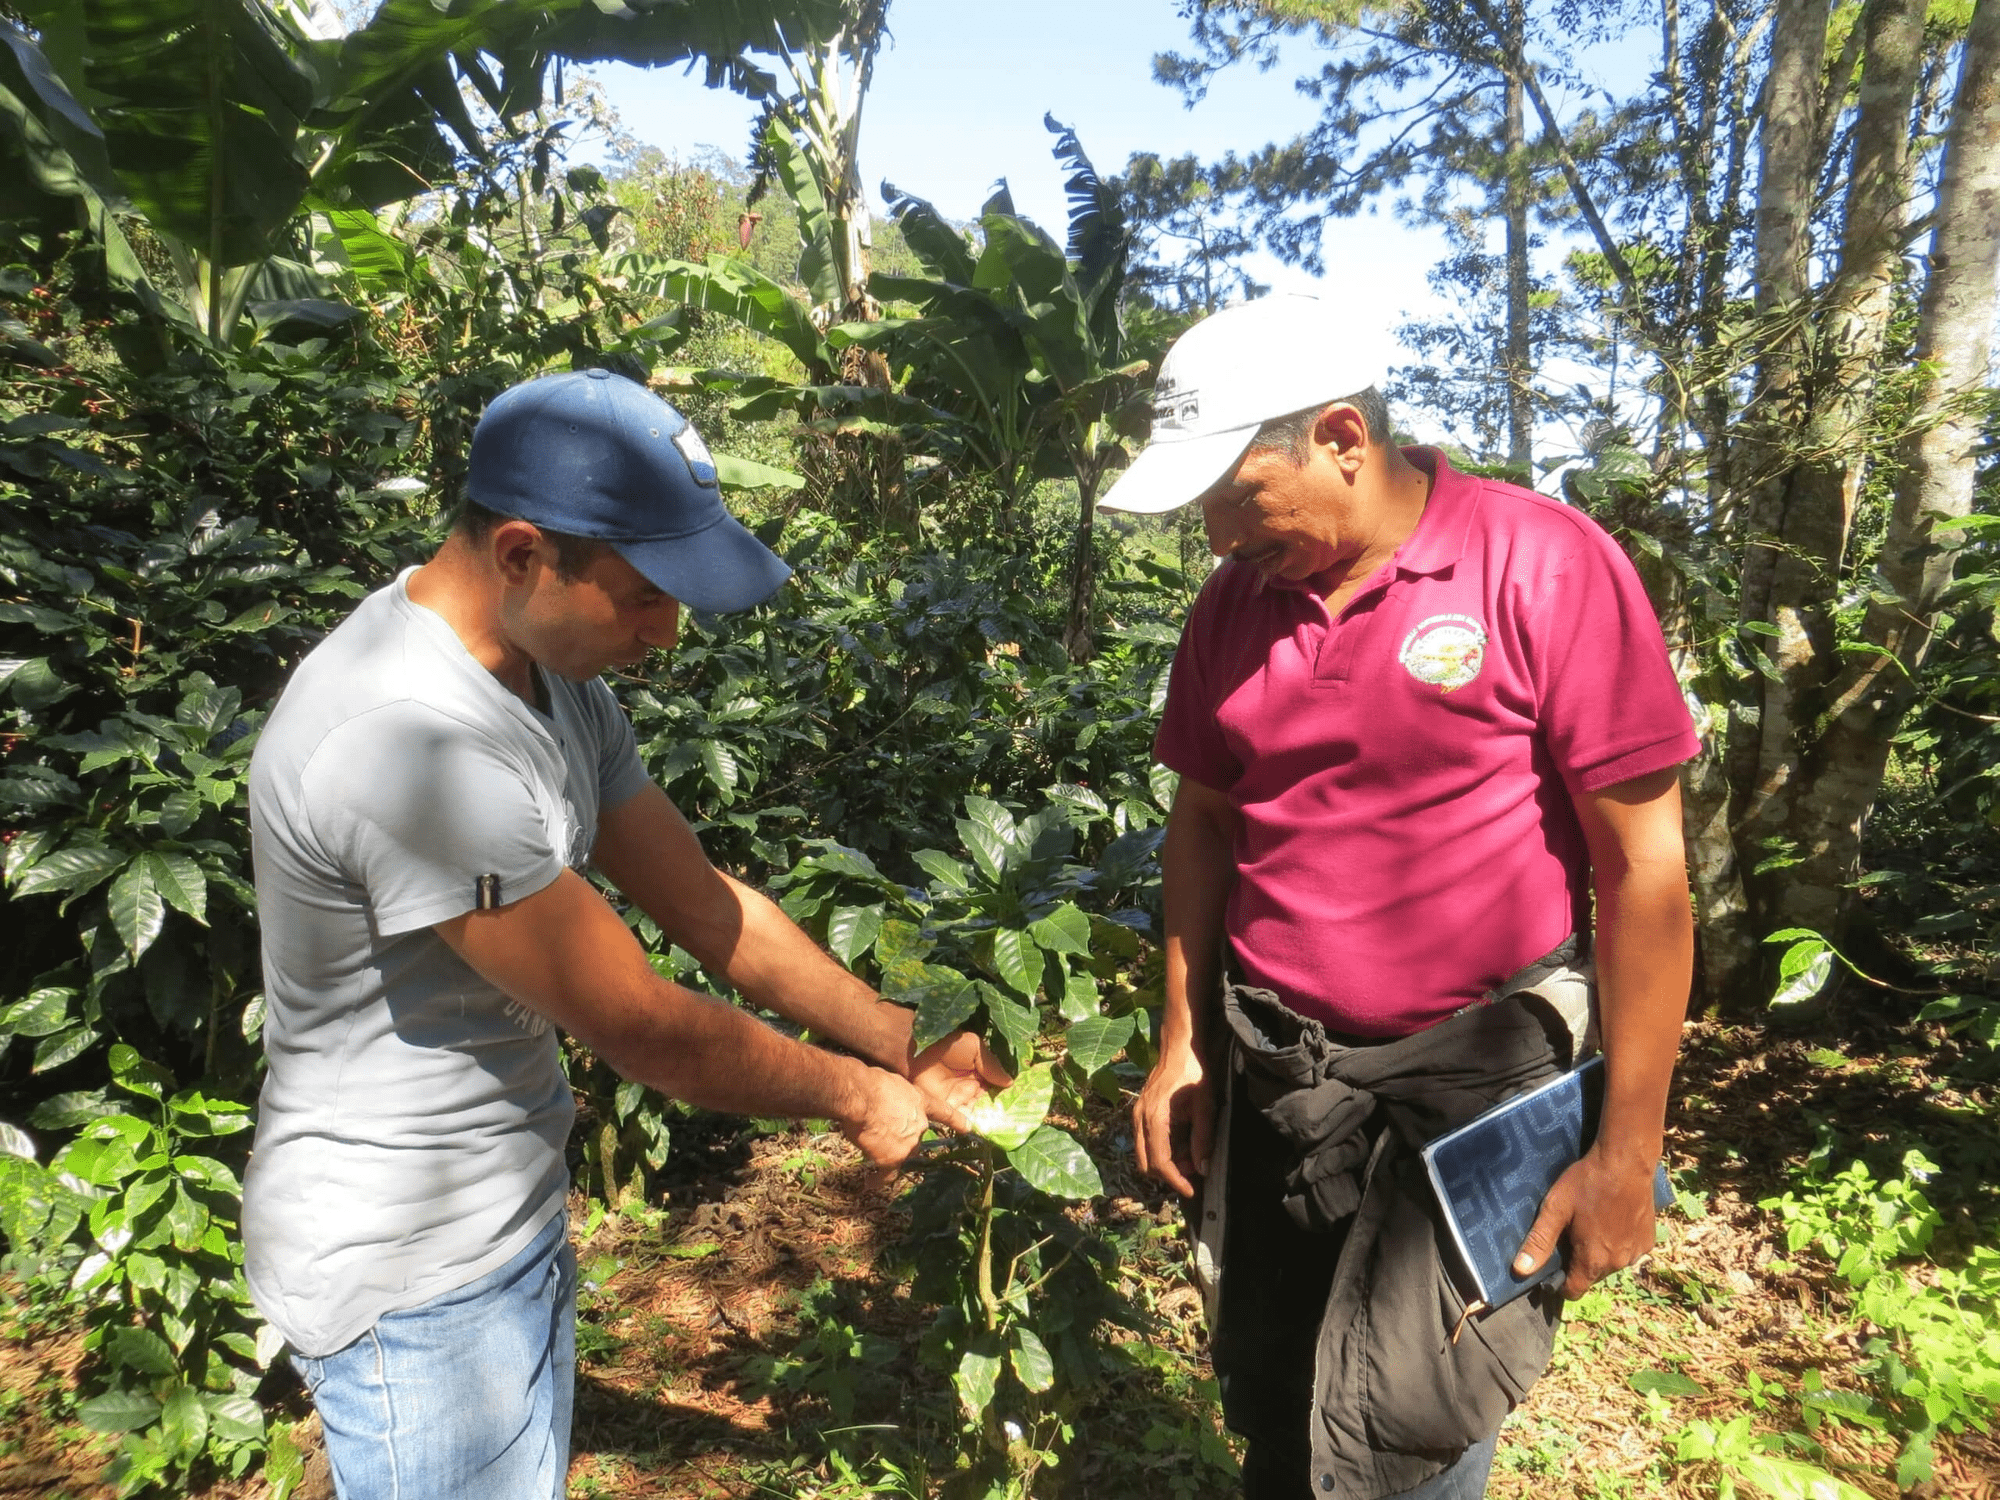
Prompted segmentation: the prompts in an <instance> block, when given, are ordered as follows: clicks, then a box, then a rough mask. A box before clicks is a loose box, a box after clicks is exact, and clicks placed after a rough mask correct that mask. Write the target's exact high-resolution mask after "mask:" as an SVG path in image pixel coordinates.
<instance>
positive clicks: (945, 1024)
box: [901, 964, 979, 1052]
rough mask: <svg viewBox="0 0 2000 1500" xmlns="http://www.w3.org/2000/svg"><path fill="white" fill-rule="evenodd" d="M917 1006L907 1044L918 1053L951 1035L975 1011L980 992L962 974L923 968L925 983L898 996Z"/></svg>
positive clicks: (935, 968) (947, 970)
mask: <svg viewBox="0 0 2000 1500" xmlns="http://www.w3.org/2000/svg"><path fill="white" fill-rule="evenodd" d="M901 998H902V999H904V1000H905V1001H913V1002H915V1004H916V1007H917V1019H916V1024H915V1025H914V1026H912V1027H911V1028H910V1042H911V1044H912V1045H913V1046H914V1047H915V1048H916V1049H917V1050H918V1051H919V1052H921V1051H923V1050H924V1048H926V1047H928V1046H930V1045H931V1044H932V1043H933V1042H938V1041H942V1040H943V1039H944V1038H946V1037H948V1036H950V1035H951V1034H952V1033H953V1032H954V1031H956V1030H958V1028H959V1027H961V1026H963V1025H964V1024H965V1022H966V1019H967V1018H968V1017H969V1016H970V1015H971V1014H972V1013H973V1011H974V1010H976V1009H978V1006H979V992H978V991H977V990H975V989H974V988H973V987H972V982H971V981H970V980H968V979H967V978H966V977H965V976H964V975H963V974H955V973H953V972H952V971H951V970H950V969H941V968H937V967H936V966H934V965H930V964H926V965H925V966H924V981H923V983H922V984H920V985H918V986H917V987H916V988H914V989H911V990H908V991H906V992H905V993H904V994H903V996H902V997H901Z"/></svg>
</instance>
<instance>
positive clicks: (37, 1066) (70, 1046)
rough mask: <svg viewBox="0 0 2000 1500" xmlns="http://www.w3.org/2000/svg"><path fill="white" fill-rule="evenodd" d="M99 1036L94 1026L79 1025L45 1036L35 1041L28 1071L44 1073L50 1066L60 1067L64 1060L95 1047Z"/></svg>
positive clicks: (68, 1060) (72, 1060) (81, 1054)
mask: <svg viewBox="0 0 2000 1500" xmlns="http://www.w3.org/2000/svg"><path fill="white" fill-rule="evenodd" d="M100 1036H101V1033H99V1031H98V1030H97V1028H96V1027H95V1026H79V1027H77V1028H76V1030H74V1031H63V1032H58V1033H57V1034H56V1035H54V1036H45V1037H43V1038H42V1039H41V1040H40V1041H39V1042H37V1043H35V1061H34V1065H33V1067H31V1068H30V1069H29V1071H30V1072H33V1073H46V1072H48V1071H49V1070H50V1069H51V1068H60V1067H61V1066H62V1065H63V1064H64V1063H66V1062H74V1061H75V1060H76V1059H77V1058H79V1057H81V1056H83V1054H84V1053H86V1052H88V1051H89V1050H90V1049H91V1048H92V1047H95V1046H96V1045H97V1043H98V1041H99V1039H100Z"/></svg>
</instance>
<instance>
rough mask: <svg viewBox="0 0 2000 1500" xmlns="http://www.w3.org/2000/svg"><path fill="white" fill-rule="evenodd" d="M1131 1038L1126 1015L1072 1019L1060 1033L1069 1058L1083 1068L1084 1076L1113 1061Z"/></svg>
mask: <svg viewBox="0 0 2000 1500" xmlns="http://www.w3.org/2000/svg"><path fill="white" fill-rule="evenodd" d="M1131 1039H1132V1018H1131V1017H1130V1016H1088V1017H1086V1018H1084V1019H1083V1020H1081V1021H1076V1022H1073V1023H1072V1024H1071V1026H1070V1028H1069V1030H1068V1031H1066V1032H1064V1033H1063V1042H1064V1044H1065V1045H1067V1046H1068V1048H1069V1060H1070V1061H1071V1062H1073V1063H1075V1064H1076V1065H1077V1066H1078V1067H1079V1068H1081V1069H1083V1071H1084V1074H1085V1076H1088V1075H1090V1074H1092V1073H1095V1072H1096V1071H1097V1070H1098V1069H1099V1068H1101V1067H1103V1066H1105V1065H1106V1064H1107V1063H1110V1062H1112V1061H1114V1060H1116V1058H1117V1056H1118V1054H1119V1053H1120V1052H1123V1051H1124V1050H1125V1044H1126V1043H1127V1042H1129V1041H1130V1040H1131Z"/></svg>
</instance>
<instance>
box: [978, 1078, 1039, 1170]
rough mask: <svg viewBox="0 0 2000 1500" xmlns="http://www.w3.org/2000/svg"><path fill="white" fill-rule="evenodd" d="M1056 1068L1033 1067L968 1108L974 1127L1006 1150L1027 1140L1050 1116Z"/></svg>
mask: <svg viewBox="0 0 2000 1500" xmlns="http://www.w3.org/2000/svg"><path fill="white" fill-rule="evenodd" d="M1055 1092H1056V1075H1055V1073H1054V1071H1053V1070H1051V1069H1049V1068H1046V1067H1040V1068H1030V1069H1028V1070H1027V1071H1026V1072H1025V1073H1023V1074H1021V1076H1020V1077H1018V1078H1016V1079H1015V1080H1014V1081H1013V1083H1011V1084H1009V1085H1008V1086H1007V1087H1006V1088H1004V1089H1002V1090H1001V1091H1000V1092H999V1093H997V1094H991V1095H988V1096H987V1097H986V1098H984V1099H981V1100H980V1101H979V1102H978V1103H976V1104H974V1105H972V1106H971V1107H970V1108H968V1109H967V1110H966V1112H965V1114H966V1118H967V1119H968V1120H969V1121H970V1122H971V1124H972V1128H973V1130H974V1131H976V1132H977V1133H978V1134H980V1135H983V1136H985V1137H986V1139H987V1140H989V1141H991V1142H993V1144H994V1145H996V1146H999V1147H1001V1148H1003V1149H1006V1150H1012V1149H1013V1148H1014V1147H1016V1146H1019V1145H1021V1144H1023V1143H1024V1142H1025V1141H1027V1139H1028V1138H1029V1137H1030V1136H1032V1135H1033V1134H1034V1133H1035V1128H1036V1127H1037V1126H1038V1125H1040V1124H1041V1123H1042V1121H1043V1120H1044V1119H1046V1118H1047V1116H1048V1113H1049V1105H1050V1104H1051V1103H1052V1102H1054V1099H1055Z"/></svg>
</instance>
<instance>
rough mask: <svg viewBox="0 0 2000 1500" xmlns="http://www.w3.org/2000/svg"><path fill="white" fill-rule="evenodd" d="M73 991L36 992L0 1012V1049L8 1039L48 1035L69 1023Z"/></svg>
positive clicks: (74, 995) (54, 989) (48, 990)
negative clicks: (11, 1037)
mask: <svg viewBox="0 0 2000 1500" xmlns="http://www.w3.org/2000/svg"><path fill="white" fill-rule="evenodd" d="M75 998H76V991H75V990H68V989H61V988H50V989H42V990H36V991H35V992H34V993H33V994H31V995H29V996H28V997H27V999H25V1000H17V1001H15V1002H14V1003H13V1004H12V1005H10V1006H8V1007H7V1008H6V1009H5V1010H0V1046H4V1045H5V1041H4V1039H5V1038H7V1037H10V1036H48V1035H50V1034H51V1033H53V1032H57V1031H61V1030H62V1029H63V1028H64V1027H65V1026H68V1025H69V1024H70V1014H69V1003H70V1001H72V1000H74V999H75Z"/></svg>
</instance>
